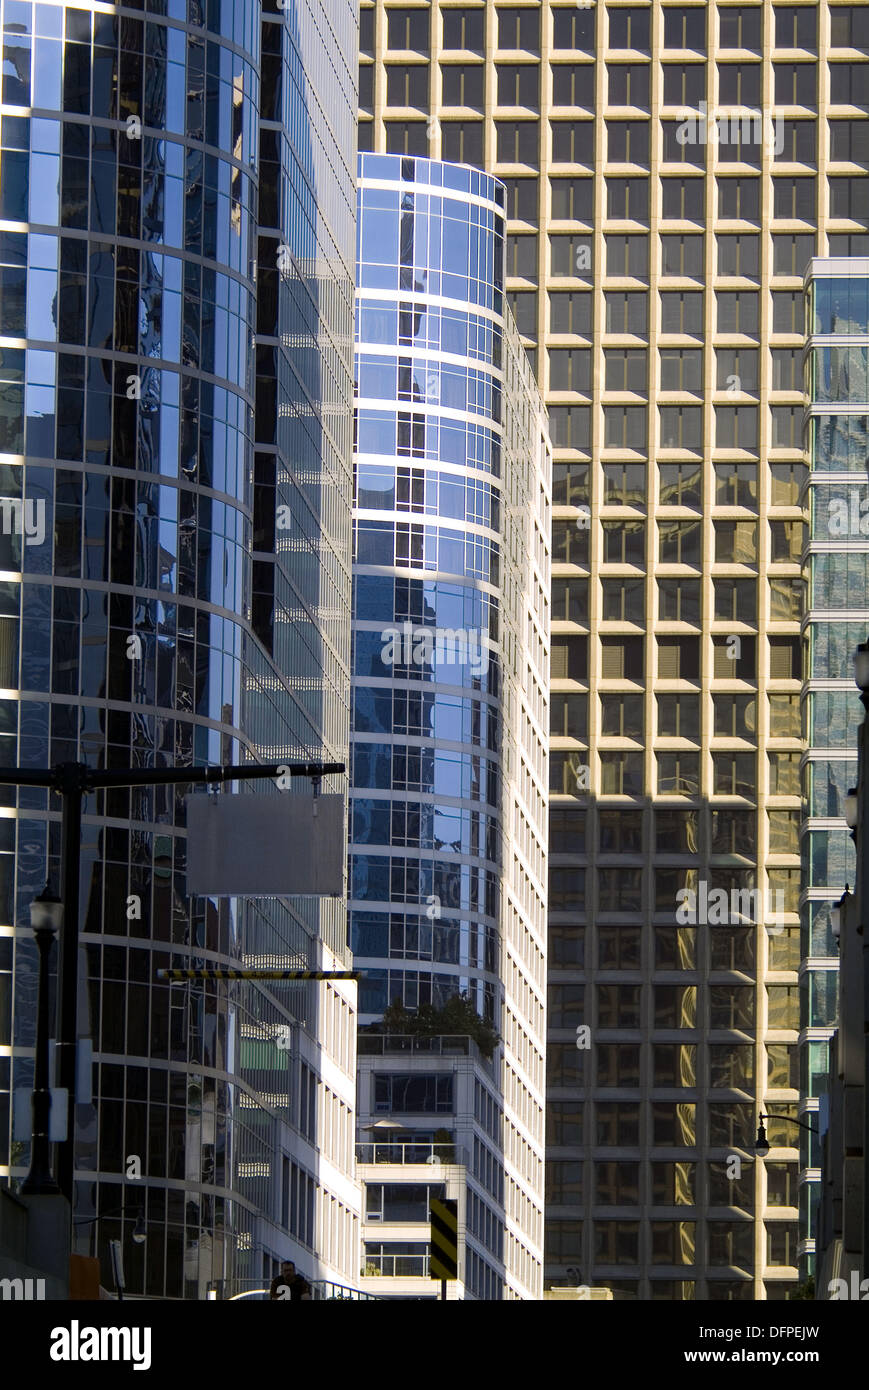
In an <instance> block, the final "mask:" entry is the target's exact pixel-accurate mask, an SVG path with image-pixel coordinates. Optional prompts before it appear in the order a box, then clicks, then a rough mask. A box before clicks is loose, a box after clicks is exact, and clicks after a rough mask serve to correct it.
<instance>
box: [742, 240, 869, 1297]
mask: <svg viewBox="0 0 869 1390" xmlns="http://www.w3.org/2000/svg"><path fill="white" fill-rule="evenodd" d="M805 283H806V309H807V313H806V353H805V370H806V401H807V412H806V425H807V433H806V446H807V453H808V456H809V463H810V471H809V475H808V484H807V488H806V492H807V503H808V511H809V518H810V524H809V534H808V541H807V545H806V551H805V555H804V564H805V569H806V577H807V580H808V586H809V593H808V610H807V613H806V621H805V633H806V638H807V666H806V680H805V683H804V685H803V701H804V709H805V713H804V727H805V730H806V740H807V743H808V750H807V753H806V758H805V767H804V773H803V776H804V784H805V802H804V821H803V835H802V849H803V893H802V928H803V936H802V957H803V959H802V965H801V969H800V982H801V991H800V1003H801V1018H800V1024H801V1033H800V1053H801V1068H802V1069H801V1084H800V1090H801V1092H802V1095H803V1098H804V1100H805V1108H804V1111H803V1115H804V1118H805V1119H806V1120H807V1121H808V1122H809V1123H811V1124H813V1126H814V1127H815V1128H816V1129H823V1128H825V1127H826V1124H827V1117H826V1116H825V1115H824V1114H823V1113H820V1112H821V1107H822V1104H823V1102H821V1100H820V1097H821V1096H822V1095H824V1094H825V1093H826V1091H827V1085H828V1073H829V1040H830V1038H831V1036H832V1035H833V1033H834V1031H835V1029H836V1025H837V1021H838V1018H837V985H838V969H839V949H838V943H837V941H836V939H835V936H834V934H833V924H832V919H831V915H830V914H831V911H832V909H833V908H834V907H835V905H836V903H837V902H838V899H839V898H840V896H841V894H842V890H843V889H844V887H845V885H846V884H847V883H850V884H853V883H854V880H855V874H856V867H855V854H854V847H853V844H852V840H851V836H850V835H849V833H848V829H847V827H846V825H845V796H846V794H847V792H848V790H849V788H850V787H852V786H855V785H856V783H857V742H858V731H859V725H860V720H861V716H862V715H863V707H862V705H861V704H860V702H859V700H856V699H855V698H854V678H853V673H852V662H853V655H854V651H855V649H856V647H857V645H858V643H860V642H863V641H865V635H866V628H867V624H869V599H867V597H866V594H867V581H869V486H867V477H866V473H867V459H869V259H867V258H866V257H847V256H837V257H832V256H831V257H817V256H816V257H814V258H813V259H812V260H811V261H810V262H809V265H808V269H807V270H806V279H805ZM855 706H856V708H855ZM813 1115H814V1116H818V1118H817V1119H816V1120H813V1119H812V1116H813ZM800 1144H801V1154H800V1157H801V1168H802V1174H801V1177H802V1186H801V1188H800V1199H801V1214H802V1217H803V1222H804V1225H803V1228H802V1229H803V1234H804V1236H805V1237H806V1238H807V1241H808V1245H807V1251H806V1258H807V1260H808V1261H809V1272H811V1268H812V1263H813V1252H814V1248H815V1246H814V1242H815V1234H816V1233H815V1226H814V1222H815V1208H816V1204H817V1199H818V1197H819V1195H820V1187H819V1177H820V1173H819V1169H820V1166H821V1147H820V1144H819V1142H818V1141H817V1140H816V1139H814V1138H812V1137H811V1136H810V1135H809V1134H808V1133H806V1132H805V1131H803V1132H801V1134H800ZM767 1167H769V1164H768V1165H767Z"/></svg>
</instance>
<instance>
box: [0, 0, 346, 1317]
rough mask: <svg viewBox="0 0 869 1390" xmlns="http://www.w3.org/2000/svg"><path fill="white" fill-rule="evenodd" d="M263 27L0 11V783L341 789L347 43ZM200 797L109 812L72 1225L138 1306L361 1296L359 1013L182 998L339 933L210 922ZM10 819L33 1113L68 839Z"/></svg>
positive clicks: (282, 999)
mask: <svg viewBox="0 0 869 1390" xmlns="http://www.w3.org/2000/svg"><path fill="white" fill-rule="evenodd" d="M267 8H268V10H269V13H267V14H265V15H263V14H262V12H261V7H260V5H259V4H255V3H253V0H232V3H230V0H215V3H209V4H208V5H207V6H206V5H205V4H204V3H199V0H189V3H188V0H151V3H149V5H148V7H147V13H146V12H145V9H144V6H143V5H142V4H141V3H139V4H138V5H135V6H133V5H131V6H129V7H123V8H121V7H118V8H117V9H111V10H110V9H107V8H106V7H102V8H101V9H99V10H93V11H92V10H91V9H90V8H88V7H86V6H85V7H73V6H71V5H64V4H48V3H45V4H43V3H36V4H31V3H29V0H24V2H23V3H22V0H5V3H4V4H3V7H2V26H3V31H2V42H3V45H4V48H3V77H2V87H0V361H2V368H0V372H2V381H0V398H2V408H0V418H2V426H0V428H2V438H0V449H2V453H0V469H2V475H3V481H2V489H0V490H2V493H3V496H4V497H5V498H8V499H10V502H9V506H8V511H9V516H10V517H11V521H6V522H4V526H3V531H4V534H3V535H2V536H0V548H2V560H0V570H2V574H0V589H2V595H3V598H2V602H3V616H2V619H0V621H2V624H3V641H2V651H3V657H2V662H3V674H2V679H0V687H2V691H0V693H2V700H0V721H2V729H3V734H2V744H3V749H2V753H0V764H4V765H14V764H16V763H20V764H22V765H24V766H45V765H47V764H53V763H56V762H59V761H63V760H79V759H80V760H82V761H84V762H88V763H91V764H93V765H94V766H103V767H105V766H108V767H113V766H115V767H126V766H128V765H133V766H143V767H148V766H152V765H156V766H163V765H169V764H171V763H176V764H180V765H184V764H185V763H191V762H194V761H195V762H197V763H200V764H201V763H227V762H243V761H246V760H251V759H252V760H259V761H263V760H269V761H272V760H281V759H283V758H292V757H299V758H309V757H317V758H320V757H324V758H326V759H334V760H345V759H346V754H347V724H348V709H349V664H348V658H349V616H348V614H349V594H350V590H349V583H350V427H351V409H352V376H351V371H352V361H351V353H352V341H351V332H352V255H353V237H354V224H355V194H354V188H353V171H352V168H351V166H350V165H349V164H348V163H347V162H346V158H345V160H344V162H342V160H341V158H340V157H339V155H338V154H337V151H341V150H343V151H347V152H348V153H349V151H350V149H351V146H352V140H353V129H354V124H353V123H354V114H355V79H354V73H353V67H354V65H355V52H356V24H355V14H354V11H353V9H352V7H351V6H350V5H349V4H348V3H341V2H340V0H323V3H321V4H307V3H306V4H304V5H295V4H287V5H281V6H278V5H270V6H268V7H267ZM16 499H20V500H21V502H22V503H23V506H18V507H17V510H16V506H17V501H16ZM16 516H20V517H24V518H26V517H33V518H34V520H35V526H34V527H24V526H23V525H21V524H17V525H16V521H15V518H16ZM22 532H23V533H24V534H22ZM244 789H245V790H252V789H253V788H252V787H248V788H244ZM258 789H259V790H260V791H262V790H263V788H262V785H261V784H258ZM325 789H328V790H331V789H332V788H325ZM336 789H339V788H336ZM187 790H188V789H187V788H185V787H180V786H179V787H176V788H168V789H154V790H150V789H146V790H142V791H137V792H135V793H134V794H131V793H129V792H127V791H117V792H111V793H107V794H105V795H100V796H98V797H92V798H89V799H88V801H87V802H86V804H85V823H84V832H83V864H82V902H81V908H82V926H83V938H82V951H81V979H82V986H81V1004H80V1010H79V1014H80V1017H79V1030H80V1033H81V1034H82V1035H83V1036H91V1037H92V1038H93V1045H94V1054H95V1062H94V1104H93V1105H92V1106H80V1107H78V1113H77V1117H76V1119H77V1131H76V1133H77V1143H76V1169H77V1179H78V1181H77V1192H76V1215H77V1216H78V1217H80V1218H81V1217H88V1216H90V1215H92V1214H94V1215H96V1214H98V1213H100V1212H101V1211H107V1212H115V1210H116V1209H117V1208H118V1207H119V1206H120V1205H121V1202H122V1201H123V1202H125V1203H126V1208H127V1213H128V1216H127V1221H128V1222H129V1220H131V1219H134V1217H135V1207H136V1205H137V1204H138V1203H142V1204H143V1206H144V1215H145V1219H146V1222H147V1226H148V1239H147V1243H146V1245H144V1246H137V1245H133V1244H130V1243H129V1242H125V1259H126V1272H127V1281H128V1287H129V1289H130V1291H131V1292H132V1293H147V1294H148V1295H151V1296H154V1297H194V1298H196V1297H200V1298H201V1297H204V1294H205V1289H206V1287H207V1285H208V1284H209V1283H211V1282H212V1281H221V1280H222V1281H226V1280H229V1281H233V1280H238V1279H243V1280H254V1281H260V1280H261V1279H262V1278H263V1277H265V1278H268V1277H270V1275H271V1272H272V1266H273V1261H274V1260H275V1259H276V1258H277V1257H278V1256H279V1255H282V1254H292V1255H294V1256H295V1257H296V1259H297V1261H298V1263H299V1265H300V1267H301V1268H302V1269H304V1270H305V1272H306V1273H308V1274H310V1275H311V1276H314V1277H316V1276H318V1275H320V1274H326V1275H328V1276H331V1277H334V1278H337V1279H342V1278H343V1279H344V1281H345V1282H346V1281H347V1277H348V1275H350V1274H351V1272H352V1270H353V1268H354V1267H355V1262H356V1261H355V1248H354V1242H355V1238H356V1220H357V1215H358V1197H357V1195H356V1188H355V1184H354V1182H353V1180H352V1166H353V1159H352V1134H353V1031H354V1030H353V1013H354V999H353V995H352V992H351V991H346V992H345V993H344V994H338V993H336V991H335V990H333V989H332V987H331V986H310V987H291V986H286V987H280V986H279V987H278V988H277V989H271V990H269V991H266V990H265V989H263V988H260V987H258V986H256V985H243V986H237V985H232V986H229V987H227V986H226V985H225V984H211V983H209V984H207V985H204V986H203V985H191V986H186V985H185V986H181V987H175V988H171V989H170V988H169V987H168V986H166V985H164V984H162V983H158V982H157V981H156V979H155V971H156V970H157V969H158V968H160V967H161V966H168V965H176V966H187V965H196V966H202V965H213V966H217V965H220V964H227V965H230V964H238V963H239V961H247V962H249V963H250V964H269V965H275V964H287V963H289V964H293V965H298V964H310V965H311V966H314V965H315V964H319V963H320V962H326V963H328V962H330V961H333V960H344V959H346V950H345V944H344V942H345V932H344V925H343V919H342V913H341V904H340V903H332V904H330V905H328V906H327V907H323V908H320V907H319V906H308V907H305V906H304V905H301V906H300V904H299V903H298V902H291V901H282V902H277V901H275V900H267V899H258V900H256V901H251V902H241V901H236V900H232V899H230V900H226V899H221V900H207V899H201V898H197V899H192V900H189V899H188V898H187V897H186V892H185V838H184V807H183V796H184V794H185V792H186V791H187ZM269 793H271V794H275V795H276V794H277V789H271V788H269V791H268V792H266V793H264V794H269ZM0 803H2V807H3V808H4V809H3V810H2V811H0V823H2V826H3V827H5V830H4V832H3V850H2V867H0V881H2V896H0V949H2V952H3V956H2V963H0V969H2V970H7V971H9V972H10V973H11V977H12V980H13V982H14V986H13V987H12V988H11V989H5V990H4V992H3V995H2V998H3V999H4V1012H3V1014H2V1015H0V1059H2V1060H0V1065H2V1072H0V1084H2V1085H3V1086H4V1087H5V1088H9V1086H10V1084H11V1087H12V1088H19V1087H20V1088H26V1089H29V1088H30V1085H31V1084H32V1083H31V1077H32V1047H33V1042H34V1036H33V1030H34V1009H33V994H34V989H35V983H34V981H35V975H34V969H35V955H34V948H33V946H32V944H31V938H30V932H29V929H26V928H25V927H23V926H22V925H21V924H23V923H26V922H27V921H28V905H29V902H30V900H31V899H32V897H33V896H34V895H35V894H36V893H37V892H38V891H39V890H40V888H41V886H42V885H43V884H44V883H45V880H46V877H47V876H48V877H50V878H51V879H52V880H53V881H54V882H55V883H56V882H57V872H58V856H59V830H60V826H59V818H58V814H57V807H56V805H54V804H53V803H50V801H49V798H48V795H47V794H46V793H44V792H38V791H29V790H28V791H25V790H22V791H20V792H19V793H18V794H17V795H16V793H15V792H14V791H13V790H10V789H8V788H6V789H3V788H0ZM0 979H3V980H4V981H6V982H7V983H8V981H9V974H6V975H2V976H0ZM281 1027H283V1028H284V1029H285V1031H284V1033H281V1032H280V1029H281ZM286 1030H289V1031H286ZM279 1040H280V1042H279ZM287 1040H289V1041H287ZM280 1044H284V1045H280ZM322 1055H327V1056H328V1057H329V1058H330V1059H331V1060H332V1061H333V1062H334V1063H335V1065H334V1066H332V1068H331V1071H330V1080H329V1084H328V1085H326V1084H325V1082H321V1071H322V1068H321V1065H320V1058H321V1056H322ZM10 1059H11V1083H10ZM311 1078H313V1080H311ZM312 1086H313V1090H311V1087H312ZM3 1101H4V1107H3V1110H2V1116H0V1134H2V1144H0V1161H2V1163H3V1164H4V1165H5V1164H6V1162H7V1133H8V1130H7V1117H8V1107H7V1105H6V1104H5V1102H7V1101H8V1089H7V1093H6V1094H5V1095H3ZM9 1164H10V1167H3V1168H0V1172H4V1173H11V1174H13V1175H21V1174H22V1173H23V1172H24V1171H26V1164H27V1145H26V1144H23V1143H21V1142H20V1141H15V1142H14V1143H13V1145H12V1150H11V1153H10V1154H9ZM137 1172H138V1173H139V1174H141V1177H140V1178H138V1179H137V1181H136V1182H126V1184H125V1177H126V1175H128V1174H130V1173H132V1174H133V1175H134V1176H135V1175H136V1173H137ZM124 1184H125V1185H124ZM122 1185H123V1190H122ZM130 1212H132V1216H130V1214H129V1213H130ZM120 1234H121V1220H120V1217H119V1216H118V1215H117V1214H111V1215H107V1216H105V1217H104V1218H101V1219H100V1221H99V1222H97V1223H94V1224H93V1225H84V1224H83V1225H82V1226H81V1227H80V1229H79V1232H78V1248H79V1249H80V1250H81V1251H84V1252H86V1251H88V1250H91V1249H98V1250H99V1251H100V1252H104V1251H105V1250H106V1243H107V1240H108V1239H109V1238H111V1237H113V1236H116V1235H120ZM94 1242H96V1244H94ZM315 1249H316V1250H317V1251H319V1252H321V1255H320V1258H319V1262H318V1259H317V1258H316V1257H315V1255H314V1251H315ZM108 1280H109V1276H108V1275H105V1276H104V1282H106V1283H107V1282H108Z"/></svg>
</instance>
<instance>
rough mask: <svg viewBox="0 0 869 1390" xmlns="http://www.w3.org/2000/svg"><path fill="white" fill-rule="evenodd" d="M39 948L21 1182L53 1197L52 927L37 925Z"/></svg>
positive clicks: (31, 1193)
mask: <svg viewBox="0 0 869 1390" xmlns="http://www.w3.org/2000/svg"><path fill="white" fill-rule="evenodd" d="M34 935H35V937H36V945H37V947H38V948H39V985H38V993H37V1003H36V1068H35V1075H34V1078H33V1083H34V1084H33V1098H32V1101H31V1105H32V1112H33V1125H32V1133H33V1138H32V1141H31V1148H30V1172H29V1173H28V1174H27V1177H26V1178H25V1179H24V1182H23V1183H22V1184H21V1191H22V1193H23V1194H24V1195H25V1196H28V1197H36V1196H39V1197H44V1196H48V1195H51V1196H53V1197H54V1196H57V1195H58V1193H59V1192H60V1188H59V1187H58V1185H57V1183H56V1182H55V1181H54V1177H53V1175H52V1172H51V1143H50V1140H49V1137H48V1133H49V1121H50V1116H51V1078H50V1077H49V1075H48V1033H49V1026H48V963H49V959H50V957H51V947H52V943H53V941H54V927H38V928H37V930H36V931H35V932H34Z"/></svg>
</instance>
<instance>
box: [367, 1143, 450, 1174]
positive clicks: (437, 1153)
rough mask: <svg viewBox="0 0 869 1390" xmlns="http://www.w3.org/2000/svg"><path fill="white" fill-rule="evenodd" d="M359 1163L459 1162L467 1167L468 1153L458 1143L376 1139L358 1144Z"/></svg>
mask: <svg viewBox="0 0 869 1390" xmlns="http://www.w3.org/2000/svg"><path fill="white" fill-rule="evenodd" d="M356 1161H357V1163H424V1164H428V1165H434V1164H436V1163H458V1164H464V1166H465V1167H467V1154H466V1152H465V1150H464V1149H463V1148H461V1146H460V1145H458V1144H449V1143H441V1144H436V1143H433V1142H426V1141H423V1142H419V1143H414V1142H413V1141H404V1140H394V1139H386V1140H379V1139H378V1140H375V1141H374V1142H365V1143H361V1144H357V1145H356Z"/></svg>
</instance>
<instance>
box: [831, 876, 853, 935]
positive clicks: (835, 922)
mask: <svg viewBox="0 0 869 1390" xmlns="http://www.w3.org/2000/svg"><path fill="white" fill-rule="evenodd" d="M850 897H851V890H850V888H849V886H848V884H847V883H846V884H845V891H844V893H843V894H842V896H841V898H840V899H839V901H838V902H837V903H836V906H835V907H831V908H830V929H831V931H832V933H833V936H834V937H835V938H836V940H837V941H838V940H839V937H840V935H841V932H842V914H843V912H844V911H845V909H846V907H847V904H848V901H849V899H850Z"/></svg>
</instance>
